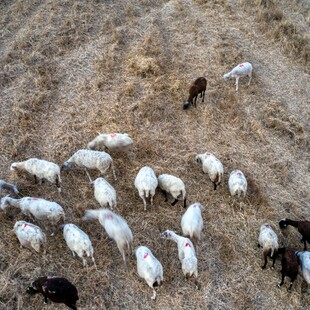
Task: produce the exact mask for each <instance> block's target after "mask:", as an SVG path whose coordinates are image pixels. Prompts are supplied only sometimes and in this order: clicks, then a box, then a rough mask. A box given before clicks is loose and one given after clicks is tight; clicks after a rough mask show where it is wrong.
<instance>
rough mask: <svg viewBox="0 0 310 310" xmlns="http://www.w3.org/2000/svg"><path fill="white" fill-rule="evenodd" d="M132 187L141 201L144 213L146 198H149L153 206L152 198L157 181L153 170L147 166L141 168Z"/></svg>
mask: <svg viewBox="0 0 310 310" xmlns="http://www.w3.org/2000/svg"><path fill="white" fill-rule="evenodd" d="M134 185H135V187H136V189H137V190H138V192H139V196H140V197H141V199H142V200H143V204H144V211H146V198H149V197H150V200H151V205H153V197H154V195H155V191H156V188H157V186H158V180H157V177H156V175H155V172H154V171H153V169H152V168H150V167H147V166H145V167H142V168H141V169H140V170H139V172H138V174H137V176H136V178H135V182H134Z"/></svg>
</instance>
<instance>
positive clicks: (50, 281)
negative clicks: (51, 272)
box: [27, 277, 79, 310]
mask: <svg viewBox="0 0 310 310" xmlns="http://www.w3.org/2000/svg"><path fill="white" fill-rule="evenodd" d="M27 292H28V293H29V294H37V293H42V294H43V296H44V303H47V299H50V300H51V301H53V302H56V303H64V304H65V305H67V306H68V307H69V308H70V309H73V310H77V307H76V301H77V300H78V299H79V296H78V292H77V289H76V287H75V286H74V285H73V284H72V283H71V282H69V281H68V280H67V279H65V278H60V277H40V278H38V279H37V280H35V281H34V282H32V283H31V285H30V286H29V287H28V288H27Z"/></svg>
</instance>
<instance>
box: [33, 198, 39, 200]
mask: <svg viewBox="0 0 310 310" xmlns="http://www.w3.org/2000/svg"><path fill="white" fill-rule="evenodd" d="M39 199H40V198H32V200H39Z"/></svg>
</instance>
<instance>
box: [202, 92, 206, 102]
mask: <svg viewBox="0 0 310 310" xmlns="http://www.w3.org/2000/svg"><path fill="white" fill-rule="evenodd" d="M205 94H206V91H205V90H204V91H203V92H202V93H201V98H202V102H205Z"/></svg>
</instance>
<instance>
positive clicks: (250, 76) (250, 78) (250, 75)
mask: <svg viewBox="0 0 310 310" xmlns="http://www.w3.org/2000/svg"><path fill="white" fill-rule="evenodd" d="M251 80H252V73H250V74H249V82H248V86H249V85H250V83H251Z"/></svg>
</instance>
